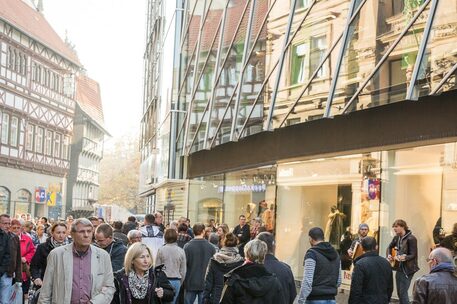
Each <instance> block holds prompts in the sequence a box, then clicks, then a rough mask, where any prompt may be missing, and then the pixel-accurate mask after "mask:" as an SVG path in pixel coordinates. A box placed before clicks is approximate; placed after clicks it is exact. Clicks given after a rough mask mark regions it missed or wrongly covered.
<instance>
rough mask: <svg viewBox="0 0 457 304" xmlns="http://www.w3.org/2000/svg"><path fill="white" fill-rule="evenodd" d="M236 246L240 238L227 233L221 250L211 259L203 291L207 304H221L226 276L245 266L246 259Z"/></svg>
mask: <svg viewBox="0 0 457 304" xmlns="http://www.w3.org/2000/svg"><path fill="white" fill-rule="evenodd" d="M236 245H238V238H237V237H236V236H235V235H234V234H233V233H227V235H226V236H225V238H224V241H223V246H222V248H221V250H220V251H219V252H217V253H216V254H214V256H213V257H212V258H211V260H210V262H209V265H208V270H207V272H206V278H205V290H204V291H203V301H204V303H205V304H206V303H208V304H217V303H219V301H220V299H221V294H222V288H223V287H224V274H226V273H228V272H229V271H231V270H232V269H234V268H236V267H238V266H241V265H242V264H243V262H244V259H243V257H242V256H241V255H240V254H239V253H238V248H237V247H236Z"/></svg>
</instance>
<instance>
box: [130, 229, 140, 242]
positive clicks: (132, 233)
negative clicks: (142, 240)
mask: <svg viewBox="0 0 457 304" xmlns="http://www.w3.org/2000/svg"><path fill="white" fill-rule="evenodd" d="M137 235H142V234H141V231H139V230H135V229H132V230H130V231H129V233H127V238H128V239H129V240H131V239H132V238H134V237H135V236H137Z"/></svg>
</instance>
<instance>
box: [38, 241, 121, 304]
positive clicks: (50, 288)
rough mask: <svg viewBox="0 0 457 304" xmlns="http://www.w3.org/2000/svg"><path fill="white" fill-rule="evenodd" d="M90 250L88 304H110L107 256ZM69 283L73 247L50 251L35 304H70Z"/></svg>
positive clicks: (111, 288)
mask: <svg viewBox="0 0 457 304" xmlns="http://www.w3.org/2000/svg"><path fill="white" fill-rule="evenodd" d="M90 249H91V255H92V256H91V277H92V290H91V296H92V299H91V303H93V304H107V303H111V300H112V299H113V295H114V292H115V288H114V278H113V271H112V267H111V260H110V257H109V254H108V253H107V252H106V251H105V250H103V249H100V248H98V247H95V246H93V245H91V246H90ZM72 283H73V244H68V245H65V246H62V247H58V248H56V249H54V250H52V251H51V252H50V253H49V256H48V264H47V267H46V272H45V275H44V278H43V286H42V287H41V292H40V297H39V299H38V304H48V303H49V304H70V302H71V292H72Z"/></svg>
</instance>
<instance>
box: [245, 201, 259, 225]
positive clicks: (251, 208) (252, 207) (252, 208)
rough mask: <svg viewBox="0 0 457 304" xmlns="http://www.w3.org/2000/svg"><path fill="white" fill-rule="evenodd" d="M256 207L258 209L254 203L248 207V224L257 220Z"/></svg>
mask: <svg viewBox="0 0 457 304" xmlns="http://www.w3.org/2000/svg"><path fill="white" fill-rule="evenodd" d="M256 207H257V205H256V204H254V203H249V204H248V205H247V206H246V221H247V222H248V223H251V221H252V220H254V219H255V213H254V211H255V209H256Z"/></svg>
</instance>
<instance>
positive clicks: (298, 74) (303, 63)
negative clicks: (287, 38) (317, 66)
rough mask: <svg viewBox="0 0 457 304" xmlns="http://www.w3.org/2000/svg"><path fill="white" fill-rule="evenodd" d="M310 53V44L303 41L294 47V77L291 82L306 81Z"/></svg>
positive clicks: (292, 68)
mask: <svg viewBox="0 0 457 304" xmlns="http://www.w3.org/2000/svg"><path fill="white" fill-rule="evenodd" d="M308 54H309V45H308V44H307V43H302V44H299V45H295V46H294V47H293V48H292V67H291V71H292V79H291V84H297V83H302V82H304V81H305V75H307V73H306V68H307V61H308V59H307V56H308Z"/></svg>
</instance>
